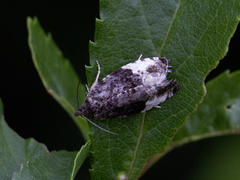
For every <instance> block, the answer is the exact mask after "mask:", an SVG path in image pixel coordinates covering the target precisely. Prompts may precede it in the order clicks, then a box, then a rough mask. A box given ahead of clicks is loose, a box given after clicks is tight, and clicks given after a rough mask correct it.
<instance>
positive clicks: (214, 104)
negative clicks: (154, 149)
mask: <svg viewBox="0 0 240 180" xmlns="http://www.w3.org/2000/svg"><path fill="white" fill-rule="evenodd" d="M239 84H240V71H236V72H233V73H231V74H229V71H226V72H224V73H222V74H221V75H219V76H218V77H216V78H215V79H213V80H211V81H210V82H208V83H207V84H206V89H207V95H206V97H205V98H204V100H203V102H202V104H200V105H199V106H198V109H197V111H195V112H194V113H193V114H192V115H191V116H190V118H189V119H188V121H187V122H186V123H185V124H184V126H183V127H182V128H181V129H180V130H179V131H178V132H177V134H176V135H175V136H174V138H173V140H172V143H171V144H170V145H169V146H168V148H167V149H166V150H165V151H164V152H163V153H159V154H156V155H154V156H152V157H151V158H150V159H148V162H147V164H146V166H145V168H144V171H146V170H147V169H149V168H150V167H151V166H152V165H153V164H154V163H155V162H156V161H158V160H159V159H160V158H161V157H162V156H164V155H165V154H166V153H167V152H169V151H171V150H172V149H173V148H175V147H177V146H180V145H183V144H185V143H189V142H193V141H197V140H201V139H203V138H208V137H214V136H220V135H227V134H239V133H240V86H239Z"/></svg>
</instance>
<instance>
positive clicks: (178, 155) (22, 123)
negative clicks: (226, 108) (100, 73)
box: [0, 0, 240, 179]
mask: <svg viewBox="0 0 240 180" xmlns="http://www.w3.org/2000/svg"><path fill="white" fill-rule="evenodd" d="M0 14H1V19H0V22H1V28H0V38H1V39H0V73H1V74H0V83H1V84H0V97H1V98H2V100H3V103H4V114H5V119H6V121H7V123H8V125H9V126H10V127H11V128H12V129H13V130H14V131H16V132H17V133H18V134H19V135H20V136H21V137H23V138H29V137H33V138H34V139H36V140H37V141H38V142H42V143H44V144H46V146H47V147H48V149H49V150H50V151H52V150H61V149H65V150H68V151H76V150H79V149H80V147H81V146H82V145H83V144H84V143H85V142H84V139H83V137H82V136H81V133H80V132H79V130H78V128H77V127H76V126H75V124H74V122H73V121H72V119H71V118H70V117H69V116H68V114H67V113H66V112H65V111H64V110H63V109H62V108H61V107H60V105H59V104H58V103H57V102H56V101H55V100H54V99H53V98H52V97H51V96H50V95H49V94H48V93H47V92H46V91H45V89H44V87H43V85H42V82H41V80H40V78H39V76H38V73H37V71H36V70H35V67H34V65H33V62H32V60H31V53H30V50H29V48H28V42H27V38H28V33H27V28H26V18H27V16H30V17H34V16H37V18H38V19H39V21H40V23H41V26H42V27H43V28H44V30H45V31H46V32H50V33H51V34H52V35H53V38H54V40H55V42H56V44H57V45H58V47H59V48H60V49H61V50H62V52H63V54H64V56H65V57H66V58H68V59H70V61H71V63H72V64H73V66H74V68H75V70H76V71H77V73H78V75H79V76H80V79H81V81H82V82H83V83H86V78H85V69H84V65H85V64H87V65H88V64H89V53H88V42H89V40H92V41H93V37H94V28H95V18H96V17H98V18H99V4H98V1H96V0H95V1H94V0H88V1H72V2H71V3H66V1H65V2H63V1H58V2H57V1H55V2H51V1H46V2H44V1H38V2H37V1H27V0H26V1H6V2H1V6H0ZM239 31H240V30H239V29H238V30H237V32H236V33H235V35H234V36H233V38H232V40H231V42H230V47H229V52H228V54H227V56H226V57H225V58H224V59H223V60H221V61H220V64H219V66H218V67H217V69H215V70H213V71H212V72H211V73H210V74H209V76H208V77H207V79H206V80H207V81H208V80H210V79H211V78H213V77H215V76H216V75H217V74H219V73H221V72H222V71H224V70H226V69H230V70H231V71H235V70H238V69H240V64H239V54H240V51H239V48H240V47H239V42H240V41H239V40H240V32H239ZM239 146H240V136H237V135H232V136H225V137H217V138H210V139H206V140H202V141H199V142H194V143H191V144H187V145H184V146H182V147H179V148H176V149H175V150H173V151H172V152H170V153H169V154H167V155H166V156H165V157H164V158H162V159H161V161H159V162H158V163H157V164H156V165H155V166H154V167H153V168H152V169H151V170H149V171H148V172H147V173H146V174H145V175H144V176H143V179H155V178H156V177H157V178H158V179H189V178H191V176H192V174H194V176H196V174H197V173H198V174H200V175H202V176H200V177H204V176H208V177H209V174H208V173H207V172H205V169H204V168H206V167H204V166H206V162H208V165H209V170H210V173H212V172H213V171H216V172H221V171H223V170H226V168H225V166H226V162H227V161H229V162H231V163H232V166H231V167H232V168H230V169H231V170H233V172H229V170H228V171H227V173H231V174H234V173H236V174H237V172H235V171H234V167H235V166H237V167H238V168H239V164H238V165H237V164H236V163H235V162H234V160H238V161H239V158H240V155H238V153H236V152H235V151H236V147H239ZM239 149H240V147H239ZM213 152H214V153H213ZM217 153H219V154H220V155H221V158H219V157H216V158H215V159H214V156H213V155H212V154H217ZM224 154H225V156H222V155H224ZM226 154H227V155H226ZM239 154H240V151H239ZM206 157H209V158H208V159H207V160H206ZM211 158H213V159H211ZM222 158H223V159H222ZM216 159H217V160H218V161H219V163H216V161H215V160H216ZM208 160H209V161H208ZM212 162H214V163H215V165H213V166H211V163H212ZM231 163H230V164H231ZM216 164H218V166H219V168H220V169H217V167H216ZM221 165H222V166H221ZM227 166H229V164H228V165H227ZM211 167H214V168H213V170H212V169H211ZM89 168H90V165H89V163H88V161H86V162H85V163H84V165H83V168H81V171H80V173H79V175H81V177H83V178H82V179H90V177H89V173H88V170H87V169H89ZM236 171H238V170H237V169H236ZM239 175H240V174H239ZM194 176H193V177H194ZM239 178H240V177H239Z"/></svg>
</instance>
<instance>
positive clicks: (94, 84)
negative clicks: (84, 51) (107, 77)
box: [88, 61, 101, 92]
mask: <svg viewBox="0 0 240 180" xmlns="http://www.w3.org/2000/svg"><path fill="white" fill-rule="evenodd" d="M96 63H97V66H98V73H97V77H96V79H95V81H94V82H93V84H92V86H91V88H90V91H91V90H92V89H93V88H94V86H96V84H97V83H98V78H99V75H100V72H101V71H100V65H99V63H98V61H96ZM88 92H89V91H88Z"/></svg>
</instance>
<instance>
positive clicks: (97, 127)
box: [81, 115, 118, 135]
mask: <svg viewBox="0 0 240 180" xmlns="http://www.w3.org/2000/svg"><path fill="white" fill-rule="evenodd" d="M81 116H82V117H83V118H84V119H86V120H87V121H88V122H90V123H91V124H92V125H94V126H96V127H97V128H99V129H101V130H103V131H105V132H108V133H110V134H115V135H118V134H117V133H114V132H111V131H108V130H106V129H103V128H102V127H100V126H98V125H97V124H95V123H94V122H92V121H91V120H90V119H88V118H87V117H86V116H84V115H81Z"/></svg>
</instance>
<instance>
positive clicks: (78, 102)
mask: <svg viewBox="0 0 240 180" xmlns="http://www.w3.org/2000/svg"><path fill="white" fill-rule="evenodd" d="M79 86H80V81H79V83H78V86H77V104H78V107H79V100H78V90H79Z"/></svg>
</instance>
